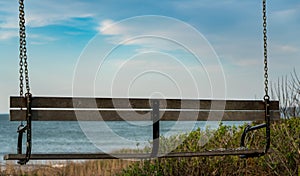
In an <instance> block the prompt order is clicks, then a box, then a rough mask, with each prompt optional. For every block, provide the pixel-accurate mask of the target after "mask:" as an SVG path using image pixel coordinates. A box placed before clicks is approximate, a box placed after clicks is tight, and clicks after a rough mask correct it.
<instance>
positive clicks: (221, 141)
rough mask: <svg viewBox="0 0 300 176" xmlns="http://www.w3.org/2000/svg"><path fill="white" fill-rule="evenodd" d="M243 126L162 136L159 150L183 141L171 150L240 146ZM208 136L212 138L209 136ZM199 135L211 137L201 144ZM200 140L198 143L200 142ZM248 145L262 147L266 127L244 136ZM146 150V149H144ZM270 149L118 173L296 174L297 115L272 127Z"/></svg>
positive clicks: (299, 148) (299, 149)
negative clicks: (263, 152) (243, 155)
mask: <svg viewBox="0 0 300 176" xmlns="http://www.w3.org/2000/svg"><path fill="white" fill-rule="evenodd" d="M244 127H245V126H243V127H235V126H233V127H230V126H224V125H222V124H221V125H220V126H219V128H218V130H209V129H207V130H205V131H204V132H203V131H200V130H199V129H198V130H196V131H193V132H191V133H189V134H182V135H178V136H172V137H170V138H162V139H161V147H160V152H164V151H166V149H167V148H168V147H169V146H172V145H177V144H179V143H180V142H182V139H183V138H185V137H186V140H185V141H183V142H182V143H181V144H180V145H178V147H177V148H176V149H175V150H174V152H186V151H190V152H195V151H205V150H206V149H215V148H236V147H238V146H239V143H240V137H241V134H242V129H243V128H244ZM210 137H211V138H210ZM202 138H210V140H209V141H208V142H207V143H206V144H205V145H201V140H200V139H202ZM199 141H200V144H199ZM247 145H248V147H251V148H263V147H264V145H265V130H264V129H260V130H257V131H255V132H252V133H250V134H249V135H248V137H247ZM147 150H148V151H149V148H147ZM270 151H271V152H270V153H268V154H267V155H265V156H262V157H259V158H248V159H241V158H239V157H238V156H221V157H220V156H218V157H195V158H167V159H154V160H145V161H140V162H136V163H134V164H133V165H131V166H130V167H128V168H126V169H124V170H123V171H122V173H121V174H120V175H291V176H294V175H297V174H298V169H299V165H300V157H299V156H300V118H292V119H290V120H281V121H280V122H276V123H274V124H272V126H271V150H270Z"/></svg>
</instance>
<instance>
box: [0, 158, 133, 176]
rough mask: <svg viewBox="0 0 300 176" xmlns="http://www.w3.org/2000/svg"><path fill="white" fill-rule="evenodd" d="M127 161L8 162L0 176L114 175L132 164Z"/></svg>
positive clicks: (1, 167) (0, 168) (1, 168)
mask: <svg viewBox="0 0 300 176" xmlns="http://www.w3.org/2000/svg"><path fill="white" fill-rule="evenodd" d="M132 163H133V161H127V160H95V161H94V160H92V161H85V162H65V163H63V162H53V163H51V162H48V163H47V164H41V163H40V164H28V165H26V166H19V165H16V164H15V163H12V162H9V163H7V164H6V165H5V166H0V170H1V171H0V176H2V175H10V176H15V175H16V176H17V175H18V176H19V175H23V176H25V175H26V176H27V175H28V176H29V175H30V176H31V175H34V176H55V175H59V176H100V175H105V176H106V175H116V174H117V173H119V172H120V171H122V170H123V169H124V168H126V167H128V166H129V165H130V164H132Z"/></svg>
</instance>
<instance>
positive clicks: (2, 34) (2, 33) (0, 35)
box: [0, 30, 18, 40]
mask: <svg viewBox="0 0 300 176" xmlns="http://www.w3.org/2000/svg"><path fill="white" fill-rule="evenodd" d="M17 36H18V32H17V31H16V30H0V40H8V39H11V38H14V37H17Z"/></svg>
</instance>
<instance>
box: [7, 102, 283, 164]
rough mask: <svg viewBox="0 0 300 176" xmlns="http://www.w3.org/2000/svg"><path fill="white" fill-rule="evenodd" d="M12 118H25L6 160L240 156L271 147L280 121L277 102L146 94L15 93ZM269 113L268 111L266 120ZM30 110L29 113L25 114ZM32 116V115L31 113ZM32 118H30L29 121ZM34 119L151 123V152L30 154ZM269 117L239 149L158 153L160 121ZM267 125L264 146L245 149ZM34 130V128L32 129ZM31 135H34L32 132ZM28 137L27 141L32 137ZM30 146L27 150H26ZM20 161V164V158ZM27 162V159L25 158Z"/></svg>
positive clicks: (243, 137) (244, 119) (252, 154)
mask: <svg viewBox="0 0 300 176" xmlns="http://www.w3.org/2000/svg"><path fill="white" fill-rule="evenodd" d="M10 108H11V109H10V120H11V121H27V126H26V127H23V128H25V129H24V130H19V141H18V152H17V153H18V154H8V155H5V156H4V159H5V160H20V161H22V160H23V161H24V160H26V161H25V163H26V162H27V161H28V160H29V159H31V160H69V159H72V160H79V159H145V158H170V157H199V156H223V155H242V156H245V157H251V156H261V155H263V154H265V153H266V152H267V150H268V149H269V146H270V132H269V130H270V129H269V125H270V120H271V121H273V120H278V119H280V114H279V102H278V101H269V100H268V103H266V102H265V101H261V100H207V99H144V98H81V97H78V98H74V97H31V96H26V97H11V98H10ZM266 112H268V114H269V115H270V116H269V118H266V117H267V116H266ZM27 114H29V115H27ZM30 115H31V116H30ZM29 118H30V119H29ZM31 120H32V121H77V120H80V121H124V120H126V121H153V147H152V152H151V153H144V154H141V153H132V154H117V153H113V154H107V153H57V154H47V153H45V154H31ZM207 120H208V121H220V120H223V121H266V122H265V123H263V124H261V125H257V126H253V127H250V126H248V127H247V128H246V129H245V130H244V134H243V135H242V138H241V146H240V147H239V148H237V149H228V150H218V149H217V150H210V151H205V152H179V153H175V152H171V153H165V154H164V153H159V152H158V151H159V150H158V149H159V137H160V130H159V122H160V121H207ZM260 128H266V148H264V149H246V148H245V144H244V143H245V142H244V141H245V137H246V134H247V132H249V131H253V130H256V129H260ZM26 130H27V133H28V134H27V143H29V144H30V146H29V147H30V148H28V145H27V151H26V154H23V153H22V135H23V133H24V131H26ZM28 130H30V131H28ZM29 133H30V136H28V135H29ZM28 138H29V139H28ZM28 150H29V151H28ZM21 164H22V162H21ZM23 164H24V162H23Z"/></svg>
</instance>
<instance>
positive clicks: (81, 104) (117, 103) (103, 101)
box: [10, 97, 151, 109]
mask: <svg viewBox="0 0 300 176" xmlns="http://www.w3.org/2000/svg"><path fill="white" fill-rule="evenodd" d="M10 107H11V108H19V107H22V108H26V101H25V99H24V98H22V97H11V98H10ZM32 108H127V109H128V108H134V109H135V108H143V109H146V108H149V109H150V108H151V106H150V103H149V99H137V98H132V99H128V98H80V97H32Z"/></svg>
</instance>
